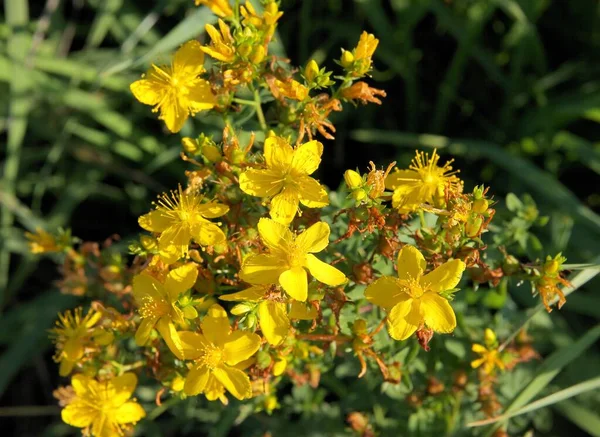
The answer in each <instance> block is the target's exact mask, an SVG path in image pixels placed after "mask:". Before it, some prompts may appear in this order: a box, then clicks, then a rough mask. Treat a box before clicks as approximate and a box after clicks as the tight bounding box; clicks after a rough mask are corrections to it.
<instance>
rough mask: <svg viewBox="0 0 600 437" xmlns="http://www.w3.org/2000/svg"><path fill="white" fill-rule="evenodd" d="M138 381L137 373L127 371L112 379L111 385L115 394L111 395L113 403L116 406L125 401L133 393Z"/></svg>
mask: <svg viewBox="0 0 600 437" xmlns="http://www.w3.org/2000/svg"><path fill="white" fill-rule="evenodd" d="M137 383H138V379H137V376H135V373H131V372H127V373H123V374H122V375H121V376H117V377H115V378H113V379H111V380H110V385H111V386H112V388H114V390H115V391H114V396H112V397H111V400H110V401H111V403H112V404H113V405H115V406H117V405H121V404H123V403H125V402H126V401H127V400H128V399H129V398H130V397H131V395H132V394H133V391H134V390H135V387H136V385H137Z"/></svg>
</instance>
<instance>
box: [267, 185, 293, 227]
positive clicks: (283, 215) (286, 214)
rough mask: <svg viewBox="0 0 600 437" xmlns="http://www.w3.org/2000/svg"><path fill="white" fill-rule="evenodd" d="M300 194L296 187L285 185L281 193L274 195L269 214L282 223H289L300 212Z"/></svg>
mask: <svg viewBox="0 0 600 437" xmlns="http://www.w3.org/2000/svg"><path fill="white" fill-rule="evenodd" d="M299 196H300V194H299V193H298V191H296V190H295V189H294V188H290V187H285V188H284V189H283V191H282V192H281V193H279V194H278V195H276V196H275V197H273V199H272V200H271V206H270V207H269V208H270V211H269V214H270V216H271V218H272V219H273V220H275V221H276V222H278V223H282V224H285V225H287V224H289V223H291V222H292V220H294V217H296V213H297V212H298V203H299V201H300V200H299Z"/></svg>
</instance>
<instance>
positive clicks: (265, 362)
mask: <svg viewBox="0 0 600 437" xmlns="http://www.w3.org/2000/svg"><path fill="white" fill-rule="evenodd" d="M270 364H271V355H269V353H268V352H266V351H264V350H261V351H258V352H257V353H256V366H257V367H258V368H259V369H266V368H267V367H269V365H270Z"/></svg>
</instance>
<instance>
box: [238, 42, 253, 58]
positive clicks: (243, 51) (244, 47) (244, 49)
mask: <svg viewBox="0 0 600 437" xmlns="http://www.w3.org/2000/svg"><path fill="white" fill-rule="evenodd" d="M237 52H238V53H239V54H240V55H241V56H243V57H244V58H245V57H247V56H248V55H249V54H250V53H251V52H252V46H251V45H250V44H248V43H247V42H245V43H243V44H240V45H239V47H238V48H237Z"/></svg>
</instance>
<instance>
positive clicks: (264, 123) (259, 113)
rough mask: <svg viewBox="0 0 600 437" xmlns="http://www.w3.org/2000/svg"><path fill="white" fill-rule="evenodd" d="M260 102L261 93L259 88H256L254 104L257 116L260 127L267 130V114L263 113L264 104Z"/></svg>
mask: <svg viewBox="0 0 600 437" xmlns="http://www.w3.org/2000/svg"><path fill="white" fill-rule="evenodd" d="M260 104H261V101H260V94H259V93H258V90H254V105H255V106H256V116H257V117H258V122H259V123H260V128H261V129H262V130H263V131H265V132H266V131H267V129H268V127H267V121H266V120H265V114H264V113H263V110H262V106H261V105H260Z"/></svg>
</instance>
